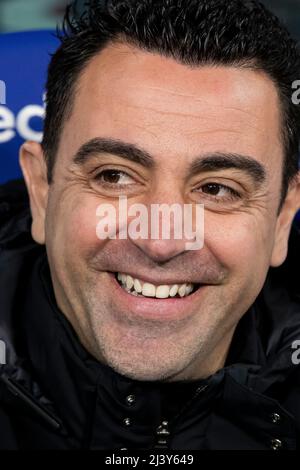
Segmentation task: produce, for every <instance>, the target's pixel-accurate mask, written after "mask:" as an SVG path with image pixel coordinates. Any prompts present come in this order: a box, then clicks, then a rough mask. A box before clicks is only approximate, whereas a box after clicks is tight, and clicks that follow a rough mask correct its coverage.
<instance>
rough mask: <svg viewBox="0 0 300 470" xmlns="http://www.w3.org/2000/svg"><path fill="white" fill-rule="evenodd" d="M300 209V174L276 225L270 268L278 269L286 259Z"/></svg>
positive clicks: (291, 187)
mask: <svg viewBox="0 0 300 470" xmlns="http://www.w3.org/2000/svg"><path fill="white" fill-rule="evenodd" d="M299 208H300V173H299V172H298V174H297V175H296V176H295V178H293V180H292V181H291V183H290V185H289V190H288V193H287V196H286V199H285V201H284V203H283V206H282V208H281V211H280V214H279V216H278V219H277V223H276V230H275V242H274V247H273V252H272V256H271V263H270V266H272V267H274V268H275V267H278V266H280V265H281V264H282V263H283V262H284V261H285V259H286V257H287V253H288V241H289V235H290V231H291V226H292V223H293V220H294V218H295V215H296V212H297V210H298V209H299Z"/></svg>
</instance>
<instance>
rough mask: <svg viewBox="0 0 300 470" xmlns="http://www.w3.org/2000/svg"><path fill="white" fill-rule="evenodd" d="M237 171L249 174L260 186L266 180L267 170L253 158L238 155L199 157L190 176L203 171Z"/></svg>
mask: <svg viewBox="0 0 300 470" xmlns="http://www.w3.org/2000/svg"><path fill="white" fill-rule="evenodd" d="M232 168H233V169H237V170H241V171H243V172H245V173H247V174H248V175H249V176H250V177H251V178H252V179H253V180H254V182H256V183H258V184H259V185H261V184H263V183H264V182H265V180H266V170H265V168H264V166H263V165H261V163H259V162H258V161H257V160H255V159H254V158H252V157H249V156H245V155H240V154H236V153H222V152H217V153H213V154H205V155H203V156H202V157H198V158H197V159H196V160H194V162H193V163H192V164H191V166H190V171H189V173H190V176H194V175H196V174H198V173H200V172H203V171H219V170H227V169H232Z"/></svg>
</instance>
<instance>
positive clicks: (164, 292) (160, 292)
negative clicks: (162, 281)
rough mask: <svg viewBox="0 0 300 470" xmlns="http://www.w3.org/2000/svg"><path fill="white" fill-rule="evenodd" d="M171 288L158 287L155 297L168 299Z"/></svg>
mask: <svg viewBox="0 0 300 470" xmlns="http://www.w3.org/2000/svg"><path fill="white" fill-rule="evenodd" d="M169 293H170V287H169V286H158V287H157V288H156V292H155V297H157V298H158V299H166V298H167V297H169Z"/></svg>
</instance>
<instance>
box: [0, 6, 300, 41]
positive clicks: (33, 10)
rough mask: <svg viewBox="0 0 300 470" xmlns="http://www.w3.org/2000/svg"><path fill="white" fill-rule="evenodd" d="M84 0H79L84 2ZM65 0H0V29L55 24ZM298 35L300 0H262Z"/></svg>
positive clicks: (299, 33)
mask: <svg viewBox="0 0 300 470" xmlns="http://www.w3.org/2000/svg"><path fill="white" fill-rule="evenodd" d="M84 2H85V0H79V4H80V3H81V4H82V5H83V4H84ZM68 3H69V1H68V0H0V31H1V32H11V31H21V30H22V31H23V30H26V29H44V28H45V29H50V28H55V26H56V24H57V21H59V20H60V19H61V17H62V15H63V11H64V8H65V6H66V5H67V4H68ZM263 3H265V4H266V5H267V6H268V7H269V8H270V9H272V10H273V11H274V12H275V13H276V14H277V15H278V16H279V17H280V18H281V19H282V20H283V21H284V22H285V23H286V25H287V26H288V27H289V29H290V31H291V32H292V33H293V34H294V35H295V36H297V37H298V38H299V39H300V0H263Z"/></svg>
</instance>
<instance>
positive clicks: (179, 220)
mask: <svg viewBox="0 0 300 470" xmlns="http://www.w3.org/2000/svg"><path fill="white" fill-rule="evenodd" d="M145 205H146V208H147V214H148V227H147V229H148V230H147V238H141V237H139V238H136V239H133V238H132V237H131V241H132V243H134V244H135V245H136V246H137V247H138V248H139V249H140V250H142V251H143V252H144V253H145V254H146V255H147V256H148V257H149V258H151V259H152V260H153V261H155V262H157V263H164V262H167V261H168V260H170V259H172V258H174V257H176V256H178V255H180V254H182V253H184V252H186V251H187V246H188V244H189V242H191V241H192V240H191V237H190V233H187V232H188V231H187V230H186V229H187V227H186V225H187V224H186V219H185V217H184V214H185V210H187V206H185V201H184V198H183V197H182V196H181V194H180V192H179V191H174V192H173V193H171V192H170V193H168V194H165V193H162V192H161V193H158V192H156V193H155V194H152V196H151V199H150V200H147V201H146V204H145ZM190 209H191V206H190ZM144 234H145V231H144Z"/></svg>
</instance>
